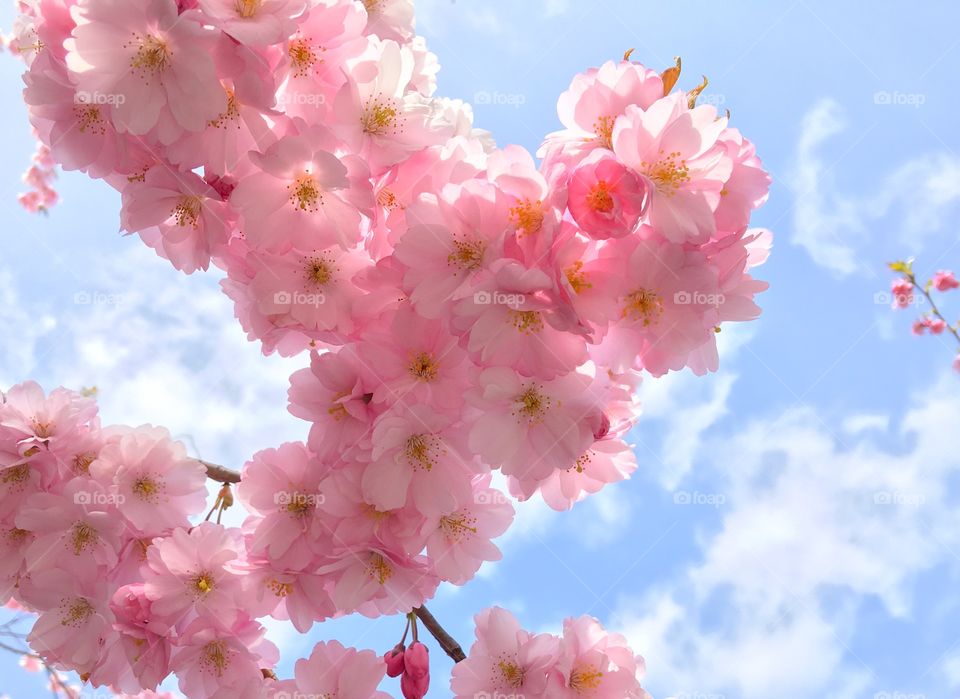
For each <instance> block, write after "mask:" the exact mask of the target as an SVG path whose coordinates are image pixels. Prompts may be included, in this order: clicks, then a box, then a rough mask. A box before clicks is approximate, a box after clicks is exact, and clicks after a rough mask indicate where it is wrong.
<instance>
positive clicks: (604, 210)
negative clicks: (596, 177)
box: [587, 180, 613, 214]
mask: <svg viewBox="0 0 960 699" xmlns="http://www.w3.org/2000/svg"><path fill="white" fill-rule="evenodd" d="M587 205H588V206H589V207H590V208H591V209H593V210H594V211H596V212H598V213H601V214H608V213H610V212H611V211H613V196H611V194H610V185H609V184H608V183H607V181H606V180H600V181H599V182H597V183H596V184H595V185H593V187H591V188H590V193H589V194H588V195H587Z"/></svg>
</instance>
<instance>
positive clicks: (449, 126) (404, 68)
mask: <svg viewBox="0 0 960 699" xmlns="http://www.w3.org/2000/svg"><path fill="white" fill-rule="evenodd" d="M359 61H360V62H359V63H358V65H356V66H355V67H354V68H353V70H352V77H353V80H350V81H348V82H347V83H345V84H344V85H343V87H342V88H340V90H339V92H338V93H337V96H336V98H335V99H334V103H333V106H332V109H333V113H334V114H336V115H337V119H336V121H334V122H333V124H332V128H333V129H334V130H335V131H337V133H338V134H340V136H341V137H342V138H343V139H344V140H345V141H346V142H347V143H348V144H349V146H350V150H351V152H355V153H359V154H360V155H362V156H363V157H364V158H365V159H366V161H367V162H368V163H369V165H370V170H371V172H373V173H374V174H375V175H376V174H380V173H382V172H383V170H384V169H386V168H388V167H390V166H391V165H394V164H396V163H398V162H400V161H401V160H404V159H405V158H407V157H408V156H409V155H410V154H411V153H413V152H416V151H418V150H421V149H423V148H426V147H428V146H432V145H437V144H440V143H443V142H444V141H446V140H447V139H448V138H449V137H451V136H453V135H454V134H455V133H456V132H457V128H456V126H457V125H456V123H455V122H454V121H452V120H451V119H450V118H449V115H448V114H446V112H445V110H444V109H443V105H442V104H441V103H438V102H437V101H435V100H433V99H432V98H429V97H425V96H424V95H422V94H420V93H419V92H417V91H416V90H412V89H410V83H411V81H412V80H413V71H414V69H415V67H416V61H415V58H414V55H413V53H412V51H411V50H410V49H409V48H408V47H406V46H402V45H400V44H397V43H396V42H394V41H372V42H371V43H370V45H369V47H368V50H367V52H366V54H365V55H364V56H363V57H361V59H359Z"/></svg>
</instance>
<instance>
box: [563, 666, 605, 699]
mask: <svg viewBox="0 0 960 699" xmlns="http://www.w3.org/2000/svg"><path fill="white" fill-rule="evenodd" d="M602 681H603V673H602V672H600V671H599V670H597V669H596V668H595V667H593V666H592V665H586V666H583V667H578V668H576V669H575V670H574V671H573V672H571V673H570V685H569V686H570V689H574V690H576V691H577V692H578V693H579V692H582V691H583V690H585V689H597V688H598V687H599V686H600V683H601V682H602Z"/></svg>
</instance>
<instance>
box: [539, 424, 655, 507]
mask: <svg viewBox="0 0 960 699" xmlns="http://www.w3.org/2000/svg"><path fill="white" fill-rule="evenodd" d="M636 470H637V457H636V455H635V454H634V453H633V450H632V449H631V448H630V446H629V445H628V444H625V443H624V442H623V441H622V440H619V439H598V440H597V441H595V442H594V443H593V444H592V445H591V446H590V447H589V448H588V449H587V450H586V451H584V452H583V454H581V455H580V456H579V457H577V460H576V461H575V462H574V463H573V465H572V466H570V467H569V468H567V469H563V470H560V469H558V470H556V471H554V472H553V473H552V474H551V475H550V476H548V477H547V479H546V480H545V481H543V482H542V483H541V484H540V494H541V495H542V496H543V499H544V501H545V502H546V503H547V504H548V505H549V506H550V507H552V508H553V509H554V510H560V511H562V510H569V509H570V508H571V507H573V505H574V504H575V503H577V502H579V501H580V500H582V499H583V498H585V497H587V496H588V495H591V494H593V493H597V492H599V491H600V490H601V489H602V488H603V487H604V486H606V485H608V484H609V483H616V482H617V481H622V480H624V479H626V478H629V477H630V474H631V473H633V472H634V471H636Z"/></svg>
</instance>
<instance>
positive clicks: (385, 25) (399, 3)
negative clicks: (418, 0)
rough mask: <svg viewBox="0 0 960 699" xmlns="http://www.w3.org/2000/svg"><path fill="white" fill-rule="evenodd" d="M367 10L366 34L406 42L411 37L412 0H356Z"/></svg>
mask: <svg viewBox="0 0 960 699" xmlns="http://www.w3.org/2000/svg"><path fill="white" fill-rule="evenodd" d="M358 1H359V4H361V5H363V7H364V9H365V10H366V11H367V27H366V32H367V34H373V35H375V36H379V37H380V38H381V39H394V40H395V41H400V42H406V41H408V40H409V39H411V38H412V37H413V31H414V26H413V25H414V21H413V20H414V17H413V9H414V8H413V0H358Z"/></svg>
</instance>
